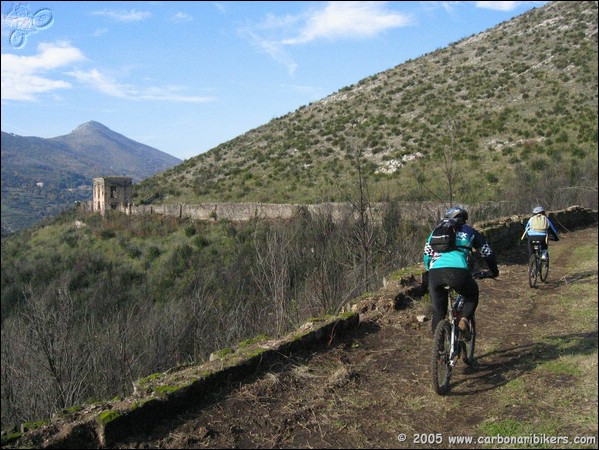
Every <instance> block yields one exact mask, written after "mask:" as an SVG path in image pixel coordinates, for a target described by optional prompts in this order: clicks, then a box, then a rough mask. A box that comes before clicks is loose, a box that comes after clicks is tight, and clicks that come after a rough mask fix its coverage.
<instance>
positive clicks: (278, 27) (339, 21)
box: [240, 1, 411, 74]
mask: <svg viewBox="0 0 599 450" xmlns="http://www.w3.org/2000/svg"><path fill="white" fill-rule="evenodd" d="M388 3H389V2H376V1H375V2H347V1H345V2H338V1H336V2H327V3H326V4H325V6H324V7H323V8H319V9H311V10H309V11H307V12H305V13H303V14H298V15H285V16H275V15H272V14H269V15H267V16H266V18H265V19H264V20H263V21H262V22H261V23H260V24H257V25H252V26H248V27H246V28H244V29H242V30H240V31H241V32H242V33H244V34H245V35H247V36H249V38H250V40H251V42H252V43H253V44H254V45H255V46H256V47H257V48H259V49H260V50H261V51H264V52H265V53H267V54H268V55H270V56H271V57H272V58H273V59H275V60H276V61H278V62H280V63H282V64H284V65H285V66H286V67H287V70H288V71H289V73H290V74H293V73H294V71H295V70H296V68H297V64H296V63H295V62H294V60H293V57H292V56H291V55H290V54H289V52H288V51H287V48H288V47H289V46H292V45H299V44H306V43H309V42H312V41H316V40H319V39H328V40H335V39H366V38H371V37H373V36H376V35H377V34H380V33H382V32H384V31H385V30H388V29H391V28H398V27H403V26H407V25H409V24H410V22H411V19H410V18H409V17H408V16H406V15H402V14H399V13H397V12H394V11H392V10H390V9H388V8H387V4H388Z"/></svg>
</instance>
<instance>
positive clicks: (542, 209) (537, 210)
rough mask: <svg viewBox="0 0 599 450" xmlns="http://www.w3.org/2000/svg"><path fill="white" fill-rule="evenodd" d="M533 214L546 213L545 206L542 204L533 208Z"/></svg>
mask: <svg viewBox="0 0 599 450" xmlns="http://www.w3.org/2000/svg"><path fill="white" fill-rule="evenodd" d="M532 213H533V214H545V208H543V207H542V206H537V207H535V209H533V210H532Z"/></svg>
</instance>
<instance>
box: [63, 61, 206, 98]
mask: <svg viewBox="0 0 599 450" xmlns="http://www.w3.org/2000/svg"><path fill="white" fill-rule="evenodd" d="M68 74H69V75H71V76H73V77H74V78H75V79H77V81H79V82H80V83H83V84H85V85H87V86H90V87H91V88H92V89H95V90H97V91H100V92H102V93H104V94H106V95H109V96H111V97H117V98H123V99H127V100H152V101H153V100H158V101H168V102H178V103H207V102H211V101H214V100H215V98H214V97H207V96H195V95H184V94H182V93H181V92H182V91H183V88H181V87H166V88H163V87H156V86H152V87H145V88H138V87H135V86H132V85H128V84H122V83H118V82H117V81H116V80H113V79H111V78H110V77H108V76H107V75H104V74H103V73H101V72H100V71H99V70H97V69H92V70H86V71H84V70H75V71H72V72H69V73H68Z"/></svg>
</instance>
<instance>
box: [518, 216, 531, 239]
mask: <svg viewBox="0 0 599 450" xmlns="http://www.w3.org/2000/svg"><path fill="white" fill-rule="evenodd" d="M528 230H530V219H528V222H526V226H525V227H524V233H523V234H522V237H521V238H520V240H522V239H524V237H525V236H526V235H527V234H528Z"/></svg>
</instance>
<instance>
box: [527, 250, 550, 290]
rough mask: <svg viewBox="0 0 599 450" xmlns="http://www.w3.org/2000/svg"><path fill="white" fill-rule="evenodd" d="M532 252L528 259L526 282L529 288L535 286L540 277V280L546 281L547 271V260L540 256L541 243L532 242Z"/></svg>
mask: <svg viewBox="0 0 599 450" xmlns="http://www.w3.org/2000/svg"><path fill="white" fill-rule="evenodd" d="M532 246H533V254H532V255H531V256H530V258H529V260H528V284H529V286H530V287H531V288H535V287H536V286H537V280H538V278H539V277H540V278H541V281H543V282H545V281H547V275H548V273H549V260H548V259H543V258H541V251H542V250H541V243H540V242H533V243H532Z"/></svg>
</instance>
